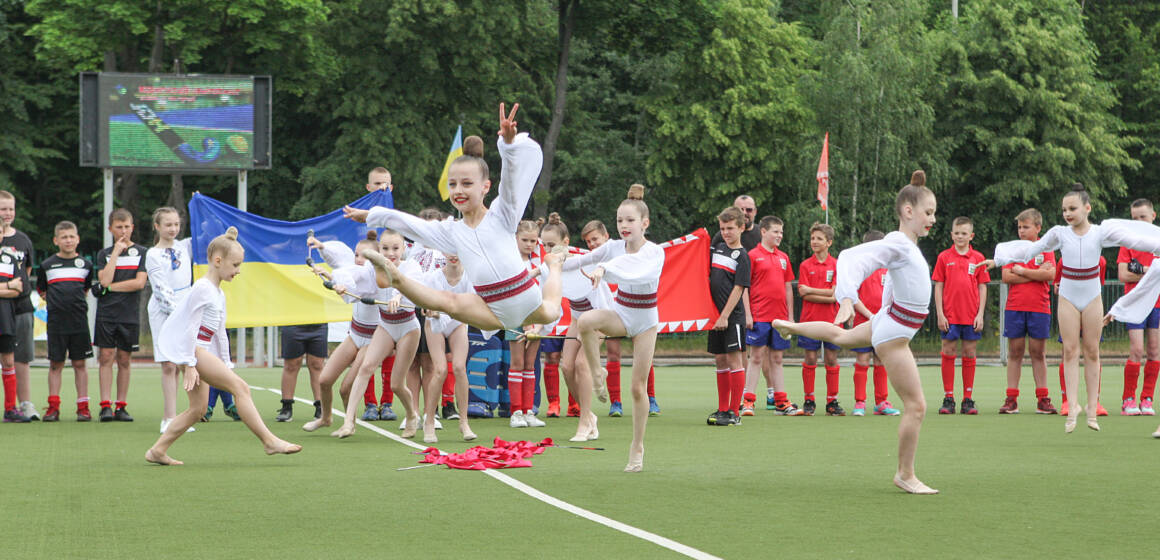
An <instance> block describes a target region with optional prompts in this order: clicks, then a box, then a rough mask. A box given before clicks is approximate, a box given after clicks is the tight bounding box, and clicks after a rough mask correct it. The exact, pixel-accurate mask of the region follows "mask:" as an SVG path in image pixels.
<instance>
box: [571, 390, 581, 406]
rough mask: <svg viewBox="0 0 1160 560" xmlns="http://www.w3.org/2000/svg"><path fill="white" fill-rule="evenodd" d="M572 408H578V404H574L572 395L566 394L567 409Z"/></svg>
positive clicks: (574, 399) (574, 400)
mask: <svg viewBox="0 0 1160 560" xmlns="http://www.w3.org/2000/svg"><path fill="white" fill-rule="evenodd" d="M574 406H580V403H578V402H576V398H575V397H573V396H572V393H568V408H572V407H574Z"/></svg>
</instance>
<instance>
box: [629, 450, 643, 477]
mask: <svg viewBox="0 0 1160 560" xmlns="http://www.w3.org/2000/svg"><path fill="white" fill-rule="evenodd" d="M643 470H644V449H641V450H640V451H639V452H637V451H632V450H629V452H628V464H627V465H625V467H624V472H626V473H638V472H640V471H643Z"/></svg>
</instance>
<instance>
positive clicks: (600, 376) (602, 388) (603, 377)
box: [592, 368, 608, 402]
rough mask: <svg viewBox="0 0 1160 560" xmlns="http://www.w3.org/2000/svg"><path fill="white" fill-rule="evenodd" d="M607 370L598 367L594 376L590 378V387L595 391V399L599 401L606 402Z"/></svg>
mask: <svg viewBox="0 0 1160 560" xmlns="http://www.w3.org/2000/svg"><path fill="white" fill-rule="evenodd" d="M607 380H608V370H606V369H604V368H600V371H598V372H597V373H596V376H595V377H593V378H592V389H593V391H595V392H596V400H598V401H600V402H608V383H606V381H607Z"/></svg>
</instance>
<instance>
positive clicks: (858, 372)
mask: <svg viewBox="0 0 1160 560" xmlns="http://www.w3.org/2000/svg"><path fill="white" fill-rule="evenodd" d="M869 371H870V366H864V365H862V364H854V401H855V402H865V401H866V374H867V373H868V372H869Z"/></svg>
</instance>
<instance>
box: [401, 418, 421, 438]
mask: <svg viewBox="0 0 1160 560" xmlns="http://www.w3.org/2000/svg"><path fill="white" fill-rule="evenodd" d="M419 422H420V420H419V417H418V416H416V417H414V418H408V419H407V420H406V421H405V422H404V423H403V433H401V434H399V435H401V436H403V437H405V438H413V437H415V432H417V431H419Z"/></svg>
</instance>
